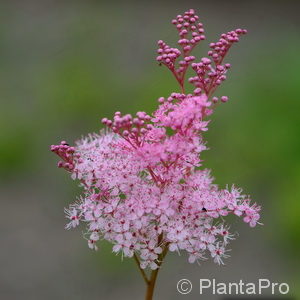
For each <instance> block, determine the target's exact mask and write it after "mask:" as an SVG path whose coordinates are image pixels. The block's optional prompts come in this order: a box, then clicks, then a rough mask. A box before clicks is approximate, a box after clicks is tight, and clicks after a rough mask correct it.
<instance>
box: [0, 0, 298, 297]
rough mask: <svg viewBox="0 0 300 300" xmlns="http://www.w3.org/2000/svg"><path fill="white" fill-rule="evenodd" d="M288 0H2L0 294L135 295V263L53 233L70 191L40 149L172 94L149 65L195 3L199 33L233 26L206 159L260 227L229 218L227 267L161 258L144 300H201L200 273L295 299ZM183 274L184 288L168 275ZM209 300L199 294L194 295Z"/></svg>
mask: <svg viewBox="0 0 300 300" xmlns="http://www.w3.org/2000/svg"><path fill="white" fill-rule="evenodd" d="M299 4H300V3H299V1H200V0H198V1H190V0H185V1H136V2H133V1H37V0H36V1H1V2H0V89H1V100H0V101H1V108H0V165H1V168H0V176H1V183H0V188H1V193H0V197H1V218H0V232H1V235H0V241H1V242H0V243H1V247H0V249H1V250H0V253H1V255H0V299H4V300H17V299H23V300H29V299H30V300H33V299H43V300H48V299H51V300H52V299H56V300H62V299H74V300H77V299H78V300H80V299H90V300H96V299H107V300H109V299H110V300H112V299H143V297H144V296H143V295H144V285H143V281H142V279H141V278H140V274H139V273H138V271H137V269H136V266H135V264H134V262H133V261H131V260H128V259H127V260H124V261H123V262H122V263H121V258H120V257H119V256H117V257H116V256H115V255H113V254H111V248H110V245H108V244H105V243H102V244H100V251H98V252H93V251H90V250H89V249H88V247H87V244H86V241H85V240H83V238H82V230H83V228H81V229H76V230H73V231H65V230H64V224H65V222H66V220H65V219H64V213H63V208H64V207H65V206H67V205H68V203H70V202H73V201H74V199H75V198H76V196H77V195H79V193H80V190H79V188H78V187H77V186H76V183H75V182H74V181H72V180H70V178H69V175H68V174H67V173H66V172H64V171H62V170H59V169H57V168H56V163H57V158H56V157H55V156H54V155H53V154H52V153H51V152H50V151H49V145H50V144H55V143H58V142H60V141H61V140H62V139H65V140H67V141H69V142H70V143H73V141H74V140H76V139H78V138H80V137H81V136H82V135H86V134H87V133H89V132H93V131H98V130H99V128H100V127H101V124H100V122H99V120H100V118H101V117H103V116H111V115H112V114H113V112H114V111H116V110H122V111H123V112H129V113H134V112H136V111H138V110H146V111H147V112H151V111H152V110H153V109H154V108H155V107H156V105H157V102H156V99H157V98H158V97H160V96H167V95H168V94H169V93H170V92H172V91H174V90H176V89H177V86H176V83H175V81H174V79H173V78H172V76H171V74H169V73H168V71H167V70H166V69H165V68H163V67H159V66H158V65H157V63H156V61H155V51H156V41H157V40H158V39H163V40H166V41H167V42H170V43H171V42H174V41H175V39H176V33H175V29H174V28H173V26H172V25H171V24H170V20H171V19H172V18H173V17H174V16H176V15H177V14H179V13H182V12H184V11H185V10H187V9H189V8H195V9H196V10H197V12H198V13H199V15H200V18H201V19H202V22H203V23H204V25H205V28H206V36H207V42H203V43H202V45H201V46H200V47H198V49H196V50H195V52H194V54H195V55H196V56H198V58H200V57H201V56H202V55H206V52H207V50H208V43H209V42H212V41H215V40H217V38H218V37H219V34H220V33H222V32H224V31H228V30H231V29H234V28H237V27H245V28H247V29H248V30H249V34H248V35H247V36H246V37H243V39H242V41H241V42H240V43H239V44H238V45H235V46H234V48H233V49H232V51H231V54H230V55H229V56H228V58H227V61H228V62H230V63H231V64H232V69H231V70H230V73H229V74H228V80H227V81H226V82H225V83H224V84H223V87H222V89H221V90H220V91H219V92H218V95H222V94H225V95H228V96H229V97H230V102H229V103H227V104H226V105H222V106H220V107H219V108H218V109H217V111H216V113H215V114H214V116H213V118H212V123H211V126H210V131H209V132H208V133H207V134H206V138H207V140H208V145H209V147H210V151H207V152H206V153H205V157H204V159H205V162H204V165H205V166H206V167H209V168H212V170H213V175H214V176H215V177H216V182H217V183H218V184H219V185H220V186H222V187H224V186H225V185H226V184H227V183H228V184H231V183H234V184H236V185H238V186H241V187H243V189H244V191H245V193H247V194H251V196H252V198H253V199H254V200H255V201H256V202H258V203H260V204H261V205H262V206H263V211H262V221H263V223H264V226H259V227H257V228H255V229H250V228H248V226H247V225H245V224H243V223H242V222H241V221H240V220H237V219H234V220H233V222H232V223H233V225H232V228H233V230H234V231H238V232H239V237H238V239H237V240H236V241H233V242H232V244H231V248H232V251H231V255H232V257H231V258H230V259H228V260H227V261H226V266H223V267H219V266H217V265H215V264H213V262H211V261H210V260H209V261H206V262H203V263H202V264H201V266H198V265H197V264H194V265H190V264H189V263H188V262H187V258H186V257H185V255H182V256H181V257H178V256H177V255H176V254H171V255H169V256H168V257H167V261H166V263H165V265H164V266H163V269H162V271H161V273H160V274H159V281H158V286H157V290H156V298H155V299H201V298H200V296H199V289H198V285H199V284H198V282H199V279H200V278H216V279H217V281H224V282H228V281H239V280H240V279H243V280H244V281H245V282H256V281H257V280H258V279H259V278H268V279H270V280H272V281H274V282H287V283H289V285H290V288H291V293H292V294H293V295H294V297H296V299H300V289H299V279H300V276H299V273H300V272H299V267H300V257H299V251H300V238H299V236H300V226H299V225H300V99H299V94H300V75H299V72H300V59H299V53H300V35H299V25H300V19H299V11H300V5H299ZM181 278H188V279H190V280H191V281H192V282H193V283H194V290H193V292H192V293H191V294H190V295H188V296H182V295H180V294H178V292H177V291H176V283H177V281H178V280H179V279H181ZM204 298H205V299H219V298H218V297H217V296H212V295H209V296H206V297H203V296H202V299H204Z"/></svg>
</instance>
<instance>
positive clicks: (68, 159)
mask: <svg viewBox="0 0 300 300" xmlns="http://www.w3.org/2000/svg"><path fill="white" fill-rule="evenodd" d="M51 151H52V152H54V153H55V154H57V155H58V156H59V157H60V158H61V159H62V161H59V162H58V164H57V166H58V167H59V168H64V169H66V170H67V171H72V170H73V169H74V157H79V155H78V154H74V152H75V148H74V147H70V146H69V145H68V144H67V142H65V141H62V142H61V143H60V145H52V146H51Z"/></svg>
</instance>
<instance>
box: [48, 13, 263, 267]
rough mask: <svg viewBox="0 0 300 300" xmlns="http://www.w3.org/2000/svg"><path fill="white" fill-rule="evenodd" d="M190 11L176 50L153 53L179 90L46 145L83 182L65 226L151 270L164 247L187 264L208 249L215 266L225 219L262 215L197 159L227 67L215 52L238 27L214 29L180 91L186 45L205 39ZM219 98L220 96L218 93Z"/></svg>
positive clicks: (222, 249)
mask: <svg viewBox="0 0 300 300" xmlns="http://www.w3.org/2000/svg"><path fill="white" fill-rule="evenodd" d="M198 19H199V18H198V16H196V15H195V13H194V11H193V10H189V11H188V12H186V13H185V14H184V15H183V16H181V15H179V16H177V18H176V19H174V20H173V21H172V23H173V24H175V25H176V27H177V29H178V31H179V35H180V40H179V45H180V46H182V47H183V50H182V51H179V50H178V49H174V48H170V47H169V46H167V45H166V44H165V43H164V42H162V41H160V42H159V45H160V48H159V57H158V60H159V61H160V62H162V63H163V64H165V65H167V66H168V68H169V69H170V70H171V71H172V72H173V74H174V75H175V77H176V79H177V81H178V83H179V85H180V87H181V92H180V93H177V92H174V93H172V94H171V95H170V96H169V97H166V98H165V97H160V98H159V99H158V102H159V105H158V108H157V109H156V110H155V111H154V112H153V113H152V114H151V115H148V114H147V113H145V112H138V113H137V114H136V116H135V117H133V116H132V115H130V114H126V115H122V114H121V113H120V112H116V113H115V115H114V118H113V119H112V120H109V119H107V118H104V119H102V123H103V124H104V125H106V126H107V127H108V130H107V131H104V130H102V131H101V132H100V134H93V135H89V136H88V137H87V138H84V139H82V140H80V141H79V142H77V144H76V146H75V147H70V146H68V145H67V144H66V142H62V143H61V144H60V145H57V146H51V150H52V151H53V152H54V153H56V154H57V155H58V156H59V157H60V158H61V159H62V162H60V163H59V167H63V168H65V169H66V170H67V171H69V172H70V173H71V176H72V178H73V179H78V180H79V182H80V185H81V186H82V188H83V195H82V196H81V197H80V199H79V201H77V202H76V203H74V204H71V205H70V207H69V208H68V209H66V217H67V218H68V219H69V223H68V224H67V225H66V228H67V229H70V228H73V227H76V226H78V225H79V224H80V223H85V224H86V226H87V231H86V234H85V237H86V239H87V240H88V246H89V247H90V248H91V249H98V246H97V245H98V244H99V241H100V240H102V239H105V240H107V241H109V242H111V243H112V244H113V247H112V251H113V252H115V253H121V254H122V256H125V257H132V256H135V257H136V259H138V260H139V262H140V267H141V268H146V267H150V268H151V269H156V268H158V267H159V266H160V262H161V260H162V258H163V255H164V253H165V252H166V251H167V250H169V251H175V252H178V253H180V252H182V251H186V252H187V254H188V260H189V262H191V263H193V262H195V261H199V260H203V259H205V257H207V255H208V256H210V257H212V259H213V260H214V261H215V262H216V263H218V264H222V263H223V259H224V258H226V257H228V255H227V246H228V243H229V241H230V240H232V239H234V236H233V235H232V234H231V233H230V232H229V226H228V225H226V224H225V221H224V218H225V217H226V216H227V215H228V214H234V215H236V216H238V217H241V218H242V219H243V220H244V222H246V223H248V224H249V225H250V226H251V227H254V226H256V224H257V223H258V220H259V218H260V215H259V211H260V207H259V206H258V205H256V204H251V201H250V198H249V197H248V196H245V195H243V194H242V192H241V190H240V189H237V188H236V187H234V186H233V187H232V188H226V189H219V188H218V186H217V185H215V184H214V183H213V178H212V177H211V176H210V171H209V170H207V169H203V168H202V159H201V153H202V151H204V150H206V149H207V148H206V146H205V144H206V143H205V140H204V138H203V132H205V131H207V130H208V125H209V120H207V118H208V117H209V116H210V115H211V114H212V113H213V112H214V108H215V104H216V103H217V102H219V99H218V98H217V97H215V96H214V97H211V94H212V92H213V91H214V90H215V88H216V86H218V85H219V84H220V83H221V82H222V81H224V80H225V79H226V75H225V74H226V71H227V70H228V69H229V67H230V65H229V64H224V65H223V64H222V61H223V58H224V56H225V54H226V53H227V51H228V49H229V47H230V46H231V44H232V43H234V42H237V41H238V36H239V35H240V34H244V33H245V31H244V30H240V29H238V30H236V31H232V32H229V33H227V34H225V35H222V36H221V39H220V41H219V42H218V43H215V44H211V48H212V49H213V50H211V51H212V52H210V53H209V55H210V56H211V57H212V59H209V58H202V59H201V61H200V62H199V63H193V64H192V68H193V69H194V70H195V71H196V74H197V76H196V77H195V78H192V79H190V82H191V83H193V84H194V85H195V86H196V88H195V90H194V91H193V93H191V94H186V93H184V75H183V74H184V73H183V72H185V71H186V69H185V68H187V66H188V65H189V64H190V62H191V61H193V60H194V57H192V58H191V56H190V55H189V52H190V51H191V50H192V48H193V47H194V45H196V44H197V43H198V42H199V41H200V40H202V39H204V36H203V29H202V24H201V23H197V22H198ZM188 34H191V36H192V37H191V39H188V37H187V36H188ZM182 54H183V56H184V58H183V61H186V62H187V63H186V64H180V62H179V68H177V69H176V67H175V62H176V59H177V58H178V57H179V56H180V55H182ZM215 54H216V55H215ZM181 67H184V69H180V68H181ZM220 101H221V102H227V101H228V98H227V97H226V96H222V97H221V98H220Z"/></svg>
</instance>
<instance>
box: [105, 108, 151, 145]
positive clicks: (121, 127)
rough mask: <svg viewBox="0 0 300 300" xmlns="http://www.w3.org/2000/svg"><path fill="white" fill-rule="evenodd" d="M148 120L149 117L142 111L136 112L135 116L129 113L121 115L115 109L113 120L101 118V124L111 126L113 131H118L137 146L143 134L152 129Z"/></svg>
mask: <svg viewBox="0 0 300 300" xmlns="http://www.w3.org/2000/svg"><path fill="white" fill-rule="evenodd" d="M150 120H151V117H150V116H149V115H147V114H146V113H145V112H144V111H139V112H137V113H136V117H135V118H133V117H132V115H131V114H127V115H124V116H122V114H121V113H120V112H119V111H117V112H115V116H114V119H113V120H109V119H107V118H103V119H102V124H104V125H106V126H108V127H109V128H111V129H112V131H113V132H114V133H118V134H119V135H120V136H122V137H123V138H124V139H125V140H127V141H128V142H130V143H131V144H132V145H137V146H138V145H140V144H141V143H142V141H143V136H144V135H145V134H146V133H147V132H148V131H149V130H151V129H152V125H151V124H149V121H150Z"/></svg>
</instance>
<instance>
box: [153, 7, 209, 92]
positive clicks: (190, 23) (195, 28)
mask: <svg viewBox="0 0 300 300" xmlns="http://www.w3.org/2000/svg"><path fill="white" fill-rule="evenodd" d="M198 20H199V17H198V16H197V15H195V11H194V10H193V9H190V10H188V11H186V12H185V13H184V15H178V16H177V17H176V18H175V19H173V20H172V24H174V25H175V26H176V28H177V30H178V34H179V40H178V45H179V46H180V47H181V48H182V51H180V50H179V49H177V48H171V47H170V46H168V45H167V44H166V43H165V42H164V41H162V40H160V41H158V46H159V49H158V50H157V53H158V56H157V58H156V60H157V61H158V62H159V63H162V64H164V65H166V66H167V67H168V69H169V70H170V71H171V72H172V73H173V75H174V76H175V78H176V80H177V81H178V83H179V84H180V86H181V89H182V91H183V92H184V78H185V74H186V71H187V69H188V67H189V66H190V65H191V63H192V62H193V61H194V60H195V59H196V58H195V56H192V55H190V52H191V51H192V50H193V49H194V47H195V46H196V45H198V44H199V42H200V41H203V40H205V35H204V29H203V24H202V23H199V22H198ZM180 56H182V59H181V60H179V62H178V66H177V64H176V60H177V59H178V58H179V57H180Z"/></svg>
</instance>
